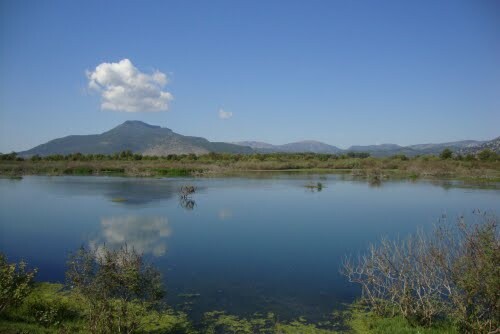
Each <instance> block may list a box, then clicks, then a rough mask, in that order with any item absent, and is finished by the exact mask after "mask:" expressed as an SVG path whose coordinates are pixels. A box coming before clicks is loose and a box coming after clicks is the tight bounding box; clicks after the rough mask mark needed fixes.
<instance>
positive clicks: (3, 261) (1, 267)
mask: <svg viewBox="0 0 500 334" xmlns="http://www.w3.org/2000/svg"><path fill="white" fill-rule="evenodd" d="M35 275H36V269H35V270H33V271H28V270H27V268H26V263H25V262H23V261H21V262H20V263H8V262H7V258H6V257H5V255H4V254H2V253H0V314H1V313H2V312H4V311H5V310H6V309H7V308H8V307H12V306H17V305H19V304H20V303H21V302H22V301H23V300H24V298H26V296H27V295H28V294H29V293H30V292H31V289H32V286H33V280H34V278H35Z"/></svg>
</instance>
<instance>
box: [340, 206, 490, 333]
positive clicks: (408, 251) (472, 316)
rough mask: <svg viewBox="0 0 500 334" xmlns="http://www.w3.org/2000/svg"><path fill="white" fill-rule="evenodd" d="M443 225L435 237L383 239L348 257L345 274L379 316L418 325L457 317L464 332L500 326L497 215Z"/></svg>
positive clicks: (417, 236) (487, 329)
mask: <svg viewBox="0 0 500 334" xmlns="http://www.w3.org/2000/svg"><path fill="white" fill-rule="evenodd" d="M479 215H480V218H481V219H482V221H481V222H480V223H476V224H472V225H467V224H465V222H464V221H463V218H462V219H460V220H459V221H458V222H457V223H456V224H454V225H448V224H445V223H442V224H440V225H439V226H438V227H436V229H435V230H434V232H433V233H432V234H430V235H426V234H424V233H418V234H416V235H413V236H410V237H409V238H407V239H406V240H402V241H389V240H386V239H384V240H382V241H381V243H380V244H379V245H377V246H371V247H370V249H369V251H368V253H366V254H365V255H363V256H360V257H359V259H357V260H356V261H353V260H352V259H350V258H347V259H346V260H345V261H344V264H343V268H342V272H343V274H344V275H346V276H347V277H348V279H349V281H351V282H354V283H358V284H360V285H361V287H362V291H363V299H364V301H365V302H367V303H368V305H369V306H370V309H371V310H372V311H373V312H374V313H375V314H377V315H380V316H397V315H401V316H403V317H404V318H405V319H407V320H408V321H409V322H410V323H412V324H415V325H423V326H431V325H432V324H433V323H434V322H436V321H439V320H442V319H444V318H449V319H453V320H454V321H455V322H456V324H457V326H458V327H459V328H460V330H461V331H462V332H466V333H491V332H495V331H498V330H499V326H500V296H499V294H498V291H500V238H499V233H498V229H497V218H496V217H494V216H490V215H485V214H479Z"/></svg>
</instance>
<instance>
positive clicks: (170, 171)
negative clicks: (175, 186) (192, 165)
mask: <svg viewBox="0 0 500 334" xmlns="http://www.w3.org/2000/svg"><path fill="white" fill-rule="evenodd" d="M155 172H156V174H157V175H158V176H190V175H191V174H192V173H193V170H191V169H186V168H159V169H156V170H155Z"/></svg>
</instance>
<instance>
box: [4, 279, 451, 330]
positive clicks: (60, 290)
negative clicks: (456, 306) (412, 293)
mask: <svg viewBox="0 0 500 334" xmlns="http://www.w3.org/2000/svg"><path fill="white" fill-rule="evenodd" d="M263 314H264V315H263V316H258V315H254V316H252V317H249V318H244V317H238V316H236V315H232V314H230V312H229V313H225V312H221V311H214V312H207V313H206V314H205V317H204V319H205V320H204V321H203V322H202V323H193V322H192V321H191V320H190V319H189V316H188V315H187V314H185V313H182V312H177V311H175V310H173V309H168V308H167V309H166V310H164V311H162V312H150V313H149V314H148V315H147V316H144V317H142V318H141V320H140V321H141V326H140V328H141V329H140V330H139V331H137V332H138V333H179V334H181V333H185V334H196V333H211V332H210V330H212V329H217V330H218V331H217V333H219V332H221V331H222V332H221V333H242V334H251V333H282V334H292V333H294V334H296V333H309V334H341V333H345V334H347V333H350V334H379V333H407V334H413V333H420V334H444V333H447V334H451V333H457V331H456V329H455V328H454V327H453V326H451V325H446V324H441V325H439V324H438V325H436V326H434V327H431V328H423V327H418V326H417V327H412V326H410V325H409V324H408V323H407V322H406V321H405V320H404V319H403V318H400V317H393V318H381V317H377V316H375V315H373V314H372V313H370V312H368V311H366V310H365V309H363V308H362V307H361V306H359V305H357V304H353V305H351V306H350V307H348V308H347V310H346V311H343V312H337V313H332V318H331V319H330V320H326V321H324V322H321V323H310V322H308V321H307V320H306V319H304V318H299V319H296V320H292V321H286V322H282V321H279V320H278V317H277V316H276V315H273V314H266V313H263ZM85 316H86V315H85V307H84V306H83V305H82V303H81V298H80V297H79V296H78V295H76V293H74V292H71V291H68V290H65V289H64V287H63V285H61V284H56V283H46V282H45V283H37V284H36V286H35V288H34V289H33V291H32V293H31V294H30V295H29V296H28V297H27V298H26V299H25V300H24V301H23V303H21V304H20V305H19V306H17V307H14V308H10V309H8V310H7V311H6V312H4V313H3V314H1V315H0V333H6V334H7V333H9V334H10V333H12V334H14V333H32V334H38V333H40V334H42V333H43V334H48V333H86V327H85V321H84V319H85ZM339 328H341V329H339Z"/></svg>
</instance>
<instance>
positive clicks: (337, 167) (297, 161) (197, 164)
mask: <svg viewBox="0 0 500 334" xmlns="http://www.w3.org/2000/svg"><path fill="white" fill-rule="evenodd" d="M246 171H319V172H321V171H327V172H328V171H330V172H335V171H338V172H347V173H352V174H353V175H354V176H360V177H367V178H375V179H384V178H388V177H392V176H398V177H408V178H418V177H451V178H456V177H462V178H475V179H485V180H493V181H498V180H499V179H500V155H498V154H497V153H495V152H494V151H491V150H484V151H481V152H479V153H478V154H476V155H472V154H468V155H466V156H462V155H456V154H454V153H451V151H449V150H444V151H443V152H442V153H441V154H440V155H439V156H433V155H425V156H416V157H408V156H406V155H402V154H399V155H394V156H391V157H384V158H375V157H370V155H369V154H368V153H360V152H348V153H346V154H340V155H336V154H316V153H268V154H259V153H256V154H229V153H209V154H205V155H195V154H182V155H176V154H170V155H167V156H161V157H160V156H143V155H140V154H134V153H132V152H131V151H123V152H120V153H116V154H112V155H103V154H80V153H75V154H69V155H49V156H44V157H41V156H32V157H30V158H22V157H18V156H17V155H16V154H15V153H10V154H1V155H0V175H4V176H15V175H124V176H149V177H174V176H198V175H218V174H225V173H232V172H246Z"/></svg>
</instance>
